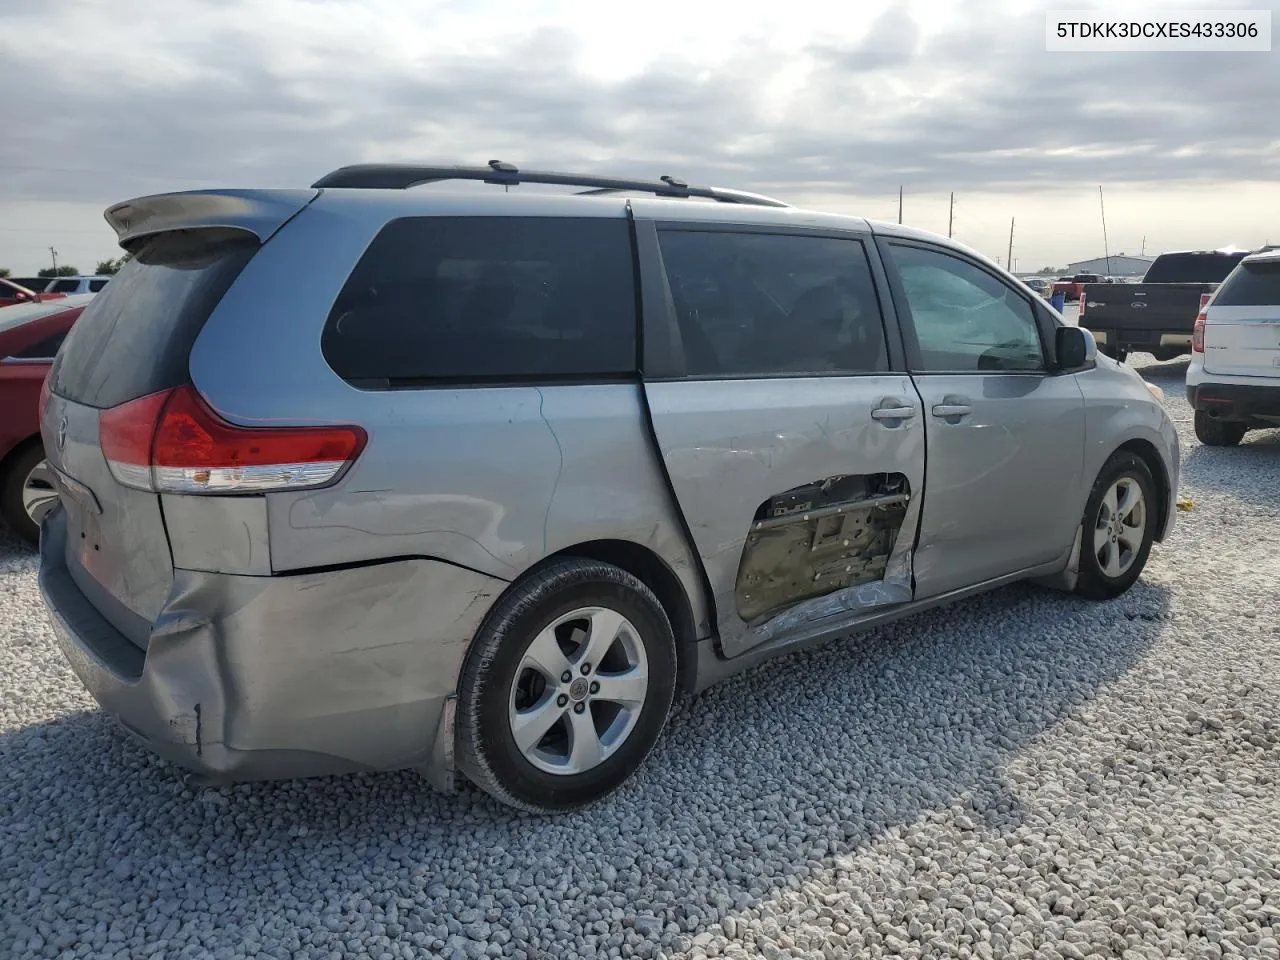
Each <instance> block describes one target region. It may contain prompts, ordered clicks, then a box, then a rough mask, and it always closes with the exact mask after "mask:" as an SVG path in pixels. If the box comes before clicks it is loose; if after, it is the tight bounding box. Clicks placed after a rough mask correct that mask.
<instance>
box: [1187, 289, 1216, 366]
mask: <svg viewBox="0 0 1280 960" xmlns="http://www.w3.org/2000/svg"><path fill="white" fill-rule="evenodd" d="M1212 299H1213V294H1211V293H1202V294H1200V312H1199V313H1198V314H1196V323H1195V326H1194V327H1192V328H1191V352H1192V353H1204V323H1205V320H1206V319H1207V314H1206V313H1205V311H1206V310H1207V309H1208V308H1209V301H1210V300H1212Z"/></svg>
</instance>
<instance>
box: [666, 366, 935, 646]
mask: <svg viewBox="0 0 1280 960" xmlns="http://www.w3.org/2000/svg"><path fill="white" fill-rule="evenodd" d="M645 393H646V396H647V397H648V401H649V407H650V410H651V413H652V417H653V424H654V430H655V433H656V435H657V441H658V446H659V449H660V450H661V452H662V456H663V460H664V462H665V463H666V468H667V473H668V475H669V476H670V478H671V483H672V486H673V487H674V489H675V492H676V496H677V497H678V499H679V502H680V506H681V508H682V510H683V511H684V516H685V519H686V521H687V523H688V525H689V529H690V531H691V533H692V536H693V541H694V543H695V544H696V546H697V550H698V556H699V559H700V560H701V561H702V565H703V567H704V569H705V570H706V573H707V577H708V579H709V580H710V582H711V588H712V591H713V595H714V596H715V607H716V612H717V616H718V625H719V637H720V644H721V647H722V649H723V651H724V653H725V655H726V656H728V657H733V656H736V655H737V654H739V653H741V652H743V651H744V650H748V649H750V648H751V647H753V646H755V645H756V644H759V643H763V642H765V641H767V640H770V639H772V638H773V637H774V636H775V635H776V633H777V628H776V627H770V626H769V621H768V620H766V621H765V622H764V623H763V624H755V625H749V624H747V623H745V622H744V621H743V620H742V619H741V618H740V617H739V616H738V614H737V610H736V607H735V604H734V591H735V587H736V582H737V574H738V564H739V562H740V560H741V558H742V550H743V546H744V544H745V543H746V537H747V534H748V533H749V530H750V526H751V522H752V520H753V517H754V514H755V510H756V508H757V507H758V506H759V505H760V504H761V503H763V502H764V501H765V500H767V499H769V498H770V497H772V496H774V495H775V494H779V493H782V492H783V491H785V490H789V489H791V488H793V487H798V486H801V485H802V484H805V483H811V482H814V481H817V480H821V479H823V478H825V477H833V476H837V475H842V474H868V473H901V474H904V475H905V476H906V477H907V480H908V483H909V484H910V489H911V490H912V491H918V490H921V489H923V488H924V486H925V483H924V479H925V478H924V441H925V432H924V424H923V422H922V419H921V417H920V403H919V399H918V397H917V396H916V394H915V390H914V388H913V387H912V385H911V380H910V378H908V377H906V376H905V375H901V374H884V375H871V376H849V377H795V378H786V379H776V380H703V381H680V382H669V383H651V384H648V385H647V386H646V388H645ZM892 399H896V400H899V401H901V403H902V404H903V405H904V406H909V407H912V408H913V409H914V411H915V413H914V416H913V417H911V418H910V419H906V420H903V421H896V422H895V421H876V420H874V419H872V417H871V411H872V409H873V408H874V407H877V406H880V405H882V404H884V403H885V402H886V401H888V400H892ZM919 503H920V499H919V498H918V497H913V499H912V501H911V503H910V504H909V505H908V509H907V516H906V520H905V521H904V523H903V527H902V529H901V530H900V531H899V535H898V545H897V547H895V556H896V555H898V554H900V552H901V550H904V549H909V546H910V544H911V542H912V537H913V536H914V532H915V524H916V521H917V518H918V515H919V509H920V508H919ZM890 564H891V569H893V570H895V571H897V570H898V569H899V567H898V566H895V565H894V564H893V559H892V558H891V561H890ZM898 576H899V577H900V576H901V575H900V574H898ZM857 589H858V588H849V589H848V590H846V591H840V593H842V594H845V598H844V599H845V601H846V602H852V601H853V600H855V598H856V597H857V596H866V595H868V594H869V595H870V598H871V599H873V601H874V602H876V603H879V602H897V600H896V598H898V597H900V596H901V591H894V592H891V593H881V594H876V593H875V592H874V591H863V593H862V594H859V593H857ZM891 598H893V599H891ZM833 602H836V601H833V600H832V599H831V598H829V597H817V598H814V599H812V600H807V601H804V603H802V604H800V605H798V608H793V612H792V613H790V614H789V618H788V620H785V621H783V624H784V626H785V625H787V624H793V623H798V622H805V621H807V620H808V619H810V617H811V616H819V615H820V614H819V613H818V611H822V610H826V609H827V608H828V607H829V606H830V604H831V603H833ZM855 606H858V605H857V604H855ZM806 611H810V612H808V613H807V612H806Z"/></svg>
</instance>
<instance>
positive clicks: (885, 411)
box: [871, 407, 916, 420]
mask: <svg viewBox="0 0 1280 960" xmlns="http://www.w3.org/2000/svg"><path fill="white" fill-rule="evenodd" d="M915 415H916V408H915V407H876V408H875V409H874V410H872V411H871V419H872V420H910V419H911V418H912V417H914V416H915Z"/></svg>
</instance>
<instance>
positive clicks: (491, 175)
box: [311, 160, 790, 207]
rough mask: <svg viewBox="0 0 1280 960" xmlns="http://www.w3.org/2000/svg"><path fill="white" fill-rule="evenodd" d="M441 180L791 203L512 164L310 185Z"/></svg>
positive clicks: (386, 168)
mask: <svg viewBox="0 0 1280 960" xmlns="http://www.w3.org/2000/svg"><path fill="white" fill-rule="evenodd" d="M441 180H479V181H482V182H484V183H496V184H500V185H502V186H515V185H517V184H521V183H550V184H561V185H564V186H569V187H589V188H590V189H588V190H585V191H583V194H606V193H635V192H640V193H652V194H655V195H656V196H659V197H704V198H706V199H708V200H717V201H719V202H721V203H745V204H751V205H753V206H761V207H788V206H790V204H788V203H783V202H782V201H781V200H775V199H773V198H772V197H766V196H762V195H761V194H758V193H747V192H746V191H743V190H726V189H723V188H720V187H691V186H689V184H687V183H685V182H684V181H683V180H679V179H677V178H675V177H672V176H664V177H662V178H661V179H659V180H625V179H618V178H616V177H596V176H592V175H590V174H582V173H552V172H548V171H535V170H523V171H522V170H520V169H519V168H517V167H516V166H515V165H514V164H511V163H504V162H503V161H501V160H490V161H489V165H488V166H487V167H420V166H417V165H415V164H401V163H358V164H354V165H352V166H349V167H339V168H338V169H337V170H334V171H333V172H332V173H327V174H325V175H324V176H323V177H321V178H320V179H319V180H317V181H316V182H315V183H313V184H312V185H311V186H312V187H313V188H315V189H321V188H324V187H342V188H348V189H358V190H405V189H408V188H409V187H415V186H418V185H419V184H423V183H438V182H439V181H441Z"/></svg>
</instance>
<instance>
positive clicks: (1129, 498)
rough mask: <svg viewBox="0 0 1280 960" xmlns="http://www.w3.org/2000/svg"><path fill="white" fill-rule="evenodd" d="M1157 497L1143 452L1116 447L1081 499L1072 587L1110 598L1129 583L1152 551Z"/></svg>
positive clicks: (1091, 595)
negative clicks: (1082, 506) (1083, 500)
mask: <svg viewBox="0 0 1280 960" xmlns="http://www.w3.org/2000/svg"><path fill="white" fill-rule="evenodd" d="M1157 503H1158V501H1157V500H1156V490H1155V482H1154V480H1153V479H1152V477H1151V470H1150V468H1148V467H1147V465H1146V463H1145V462H1143V460H1142V458H1140V457H1138V456H1135V455H1134V454H1132V453H1127V452H1119V453H1116V454H1114V455H1113V456H1112V457H1111V459H1110V460H1108V461H1107V462H1106V465H1105V466H1103V468H1102V471H1101V472H1100V473H1099V474H1098V479H1097V480H1096V481H1095V482H1094V484H1093V490H1092V491H1090V493H1089V501H1088V503H1087V504H1086V505H1085V511H1084V520H1083V524H1082V529H1081V531H1080V547H1081V549H1080V568H1079V575H1078V579H1077V581H1076V592H1077V593H1079V594H1080V595H1081V596H1085V597H1088V598H1089V599H1091V600H1109V599H1111V598H1112V597H1118V596H1120V594H1122V593H1124V592H1125V591H1126V590H1128V589H1129V588H1130V587H1131V586H1133V583H1134V581H1135V580H1137V579H1138V576H1139V575H1140V574H1141V573H1142V568H1143V567H1145V566H1146V564H1147V557H1148V555H1150V553H1151V543H1152V540H1153V539H1154V538H1155V527H1156V520H1157V514H1156V509H1157Z"/></svg>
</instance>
